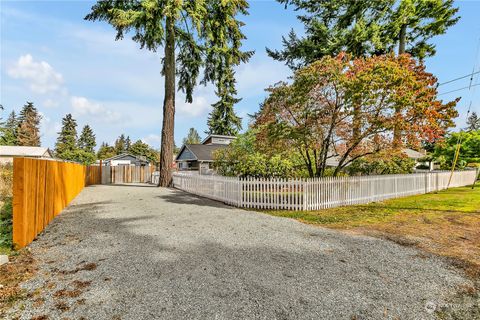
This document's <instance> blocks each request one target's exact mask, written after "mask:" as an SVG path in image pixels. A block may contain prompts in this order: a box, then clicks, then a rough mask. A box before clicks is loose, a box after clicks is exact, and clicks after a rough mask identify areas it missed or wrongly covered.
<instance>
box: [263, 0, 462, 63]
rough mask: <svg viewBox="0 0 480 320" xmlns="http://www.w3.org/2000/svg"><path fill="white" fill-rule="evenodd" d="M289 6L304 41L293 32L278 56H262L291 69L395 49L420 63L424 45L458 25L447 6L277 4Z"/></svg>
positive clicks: (368, 0) (286, 0) (412, 0)
mask: <svg viewBox="0 0 480 320" xmlns="http://www.w3.org/2000/svg"><path fill="white" fill-rule="evenodd" d="M278 2H280V3H282V4H284V5H285V6H288V5H293V6H294V8H295V10H296V11H298V12H300V15H299V16H298V19H299V20H300V21H301V22H302V23H303V25H304V27H305V36H303V37H299V36H298V35H297V34H296V33H295V32H294V31H293V30H292V31H290V33H289V34H288V37H283V39H282V42H283V50H281V51H278V50H270V49H267V53H268V54H269V55H270V56H271V57H272V58H274V59H276V60H279V61H284V62H285V63H286V64H287V65H288V66H290V67H291V68H292V69H297V68H299V67H301V66H304V65H307V64H309V63H312V62H314V61H316V60H318V59H320V58H321V57H323V56H326V55H333V56H334V55H337V54H339V53H340V52H347V53H349V54H350V55H352V56H353V57H360V56H369V55H377V54H384V53H388V52H391V51H394V50H395V49H396V48H398V52H399V53H404V52H407V53H410V54H411V55H412V56H414V57H417V58H420V59H423V58H425V57H428V56H432V55H434V54H435V45H433V44H432V43H431V42H429V40H430V39H432V38H433V37H434V36H437V35H441V34H444V33H445V32H446V30H447V29H448V28H449V27H450V26H452V25H454V24H455V23H456V22H457V21H458V19H459V18H458V17H456V16H455V15H456V13H457V11H458V9H457V8H454V7H453V0H445V1H444V0H441V1H439V0H399V1H397V0H362V1H357V0H336V1H330V0H318V1H310V0H278Z"/></svg>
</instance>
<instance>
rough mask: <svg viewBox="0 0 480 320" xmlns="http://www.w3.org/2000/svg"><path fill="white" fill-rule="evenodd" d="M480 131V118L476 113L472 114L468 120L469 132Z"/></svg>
mask: <svg viewBox="0 0 480 320" xmlns="http://www.w3.org/2000/svg"><path fill="white" fill-rule="evenodd" d="M477 130H480V118H479V117H478V115H477V113H476V112H472V114H471V115H470V116H468V119H467V131H477Z"/></svg>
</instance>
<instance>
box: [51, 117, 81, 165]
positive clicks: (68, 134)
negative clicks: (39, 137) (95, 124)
mask: <svg viewBox="0 0 480 320" xmlns="http://www.w3.org/2000/svg"><path fill="white" fill-rule="evenodd" d="M76 151H77V121H76V120H75V119H73V117H72V115H71V114H70V113H69V114H67V115H66V116H65V117H64V118H63V119H62V129H61V131H60V132H59V133H58V138H57V142H56V144H55V154H56V156H57V157H58V158H60V159H65V160H74V159H72V158H73V155H74V153H75V152H76Z"/></svg>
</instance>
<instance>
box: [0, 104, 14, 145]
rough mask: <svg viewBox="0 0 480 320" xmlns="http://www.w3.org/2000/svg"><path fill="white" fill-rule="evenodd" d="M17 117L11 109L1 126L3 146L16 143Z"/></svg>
mask: <svg viewBox="0 0 480 320" xmlns="http://www.w3.org/2000/svg"><path fill="white" fill-rule="evenodd" d="M17 131H18V119H17V115H16V114H15V111H12V112H11V113H10V115H9V116H8V118H7V121H6V122H5V124H4V125H3V128H2V138H1V144H2V145H4V146H16V145H17Z"/></svg>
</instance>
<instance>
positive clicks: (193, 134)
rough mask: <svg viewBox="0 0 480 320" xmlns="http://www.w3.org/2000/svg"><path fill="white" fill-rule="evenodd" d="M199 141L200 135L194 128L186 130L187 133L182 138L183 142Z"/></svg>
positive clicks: (195, 142) (196, 142) (192, 142)
mask: <svg viewBox="0 0 480 320" xmlns="http://www.w3.org/2000/svg"><path fill="white" fill-rule="evenodd" d="M200 141H201V138H200V135H199V134H198V131H197V130H195V128H190V130H188V135H187V136H186V137H185V138H183V144H184V145H185V144H199V143H200Z"/></svg>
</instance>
